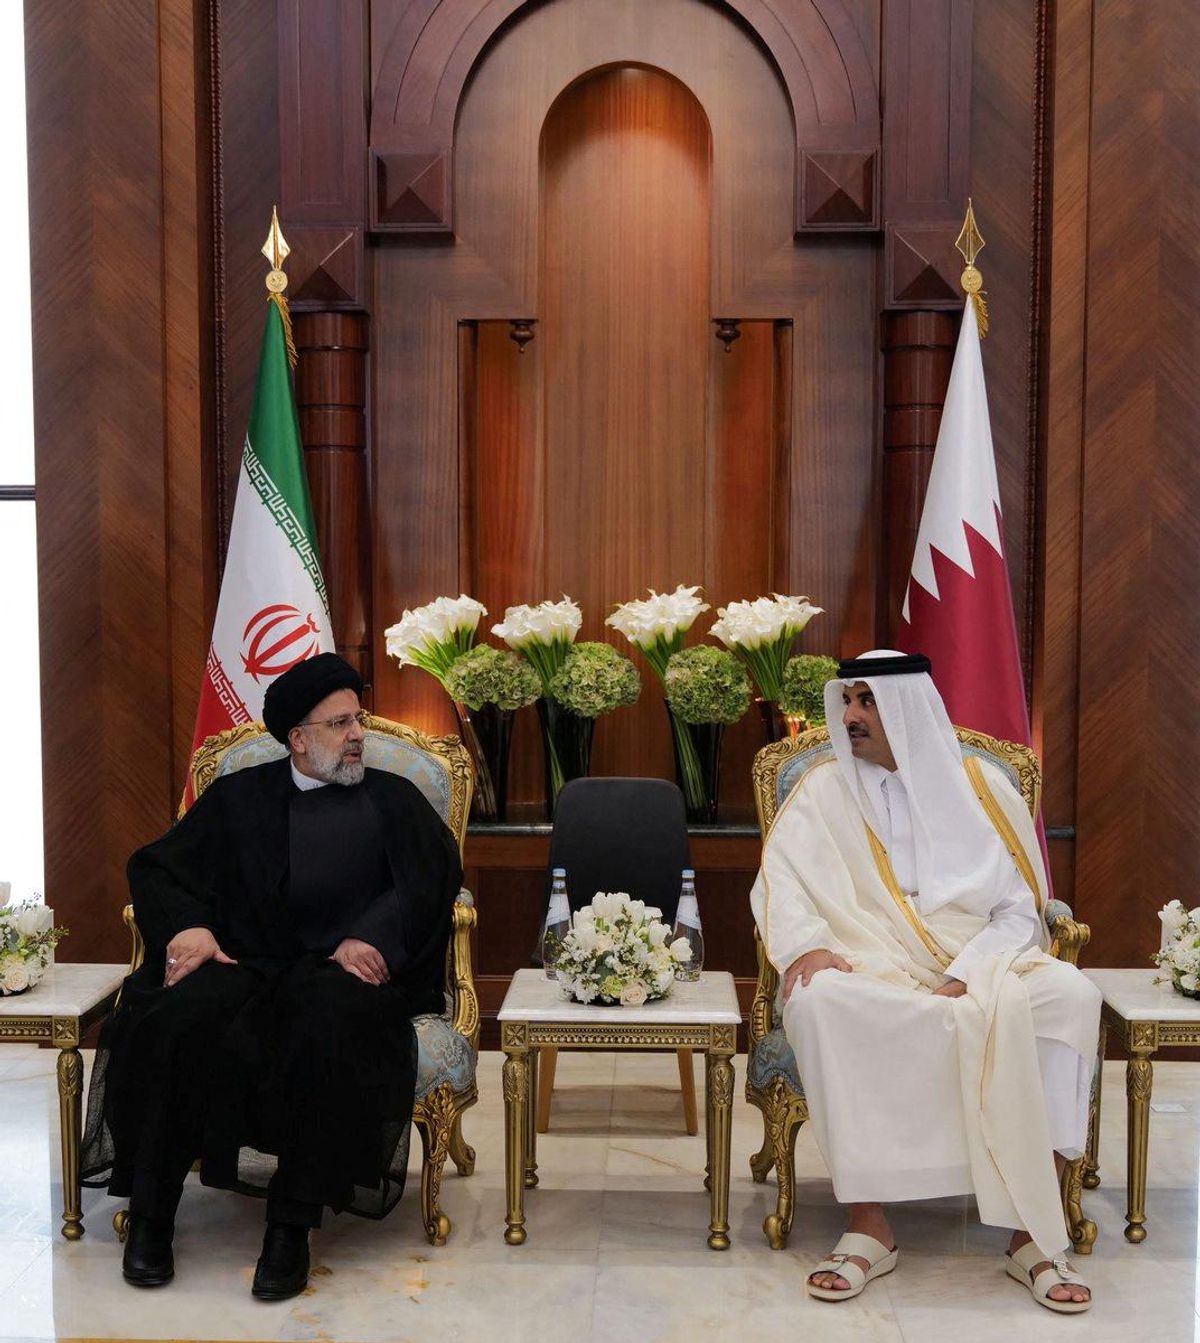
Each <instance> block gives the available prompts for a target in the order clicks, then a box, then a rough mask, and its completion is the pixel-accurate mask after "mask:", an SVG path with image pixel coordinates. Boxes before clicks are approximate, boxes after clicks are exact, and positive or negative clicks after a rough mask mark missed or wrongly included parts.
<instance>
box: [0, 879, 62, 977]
mask: <svg viewBox="0 0 1200 1343" xmlns="http://www.w3.org/2000/svg"><path fill="white" fill-rule="evenodd" d="M66 935H67V930H66V929H65V928H56V927H54V915H53V914H52V913H51V912H50V910H48V909H47V908H46V907H45V905H35V904H32V903H28V904H21V905H5V906H4V907H3V908H0V995H2V996H4V997H6V998H7V997H9V996H10V995H12V994H16V993H24V992H25V991H26V990H27V989H31V988H33V986H34V985H35V984H36V983H37V982H38V980H40V979H41V977H42V976H43V975H44V974H45V973H46V967H47V966H48V965H49V964H50V953H51V952H52V951H53V950H54V948H55V947H56V946H57V945H58V943H59V941H60V940H61V939H62V938H64V937H66Z"/></svg>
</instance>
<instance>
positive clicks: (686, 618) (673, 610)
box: [604, 583, 709, 679]
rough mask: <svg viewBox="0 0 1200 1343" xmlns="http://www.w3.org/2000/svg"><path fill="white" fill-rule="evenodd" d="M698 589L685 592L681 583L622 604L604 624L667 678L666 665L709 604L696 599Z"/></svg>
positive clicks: (693, 588)
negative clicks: (627, 641)
mask: <svg viewBox="0 0 1200 1343" xmlns="http://www.w3.org/2000/svg"><path fill="white" fill-rule="evenodd" d="M699 591H700V588H699V586H696V587H690V588H685V587H684V586H683V584H682V583H681V584H680V585H679V586H678V587H677V588H676V589H675V591H674V592H655V591H654V589H653V588H651V589H650V596H649V597H647V598H644V599H642V600H639V601H631V602H622V603H621V605H620V606H618V607H617V608H616V610H615V611H613V613H612V615H610V616H609V617H608V619H607V620H606V621H605V622H604V623H605V624H606V625H611V626H612V627H613V629H615V630H617V631H619V632H620V633H621V634H623V635H624V636H625V637H626V638H627V639H628V640H629V642H630V643H631V644H634V645H635V646H636V647H638V648H640V649H641V650H642V652H643V653H644V654H645V656H646V661H647V662H648V663H649V664H650V665H651V667H653V668H654V670H655V671H656V672H657V673H658V676H659V678H660V679H663V678H665V677H666V674H667V663H668V662H669V661H670V660H671V657H672V655H673V654H675V653H678V652H679V650H680V649H681V648H682V647H683V640H684V636H685V635H686V634H687V632H688V630H690V629H691V628H692V626H693V624H695V622H696V617H697V616H699V615H700V613H701V612H702V611H707V610H708V609H709V606H708V603H707V602H703V601H701V600H700V598H699V597H698V596H697V595H696V594H697V593H698V592H699Z"/></svg>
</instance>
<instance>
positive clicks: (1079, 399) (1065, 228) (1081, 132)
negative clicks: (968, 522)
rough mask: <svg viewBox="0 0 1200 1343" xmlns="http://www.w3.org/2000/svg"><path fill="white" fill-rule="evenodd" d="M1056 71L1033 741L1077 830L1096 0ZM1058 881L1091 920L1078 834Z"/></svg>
mask: <svg viewBox="0 0 1200 1343" xmlns="http://www.w3.org/2000/svg"><path fill="white" fill-rule="evenodd" d="M1052 36H1053V52H1054V56H1053V64H1052V70H1051V86H1050V90H1049V92H1050V96H1051V98H1052V112H1051V135H1052V140H1051V158H1052V162H1053V180H1052V187H1051V214H1050V230H1049V237H1048V239H1047V244H1046V246H1047V252H1048V263H1049V274H1050V294H1049V299H1050V302H1049V305H1048V310H1049V311H1048V317H1049V320H1048V323H1047V329H1046V338H1045V345H1044V354H1045V367H1044V374H1043V378H1042V413H1043V422H1042V423H1043V428H1042V433H1043V436H1044V454H1045V473H1044V487H1043V491H1042V503H1041V509H1042V512H1041V535H1042V548H1043V556H1044V561H1043V572H1042V589H1041V601H1040V610H1039V616H1040V619H1039V621H1038V624H1037V627H1036V629H1035V636H1036V637H1035V640H1034V693H1033V699H1032V704H1031V709H1032V713H1033V735H1034V744H1035V746H1036V747H1037V748H1038V749H1039V751H1040V753H1041V758H1042V768H1043V772H1044V776H1045V777H1044V786H1043V790H1042V814H1043V815H1044V817H1045V820H1046V825H1047V826H1048V827H1072V828H1073V827H1074V825H1075V820H1076V800H1077V779H1076V756H1077V752H1078V748H1079V741H1078V735H1079V734H1078V729H1079V709H1080V705H1079V603H1080V579H1081V575H1080V547H1081V528H1082V522H1083V518H1082V487H1083V414H1084V397H1085V394H1086V388H1087V381H1086V354H1087V346H1086V335H1087V308H1088V303H1087V295H1088V283H1087V279H1088V277H1087V268H1088V182H1089V177H1090V171H1091V163H1090V148H1091V146H1090V143H1089V138H1090V137H1089V132H1090V127H1091V103H1092V96H1093V91H1092V61H1091V45H1092V0H1059V3H1058V4H1057V5H1056V6H1055V8H1054V31H1053V35H1052ZM1048 849H1049V856H1050V872H1051V878H1052V880H1053V882H1054V888H1055V891H1056V892H1057V893H1059V894H1060V895H1061V896H1062V898H1064V899H1067V900H1071V901H1072V902H1073V903H1074V905H1075V907H1076V910H1077V912H1078V913H1079V915H1080V917H1081V918H1083V919H1084V920H1085V921H1086V920H1087V919H1089V918H1090V917H1091V912H1090V911H1089V909H1088V907H1087V905H1088V899H1087V897H1086V896H1085V895H1083V894H1082V893H1081V892H1080V891H1078V890H1077V888H1076V883H1075V841H1074V839H1073V838H1072V839H1068V840H1053V839H1052V840H1050V842H1049V845H1048Z"/></svg>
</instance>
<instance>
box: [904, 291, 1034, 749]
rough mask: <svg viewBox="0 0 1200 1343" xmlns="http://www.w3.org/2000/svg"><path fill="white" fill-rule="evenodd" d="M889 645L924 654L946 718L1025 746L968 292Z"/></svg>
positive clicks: (1021, 687)
mask: <svg viewBox="0 0 1200 1343" xmlns="http://www.w3.org/2000/svg"><path fill="white" fill-rule="evenodd" d="M896 647H897V648H899V649H901V650H902V651H904V652H909V653H924V654H925V655H926V656H927V657H928V658H929V660H930V662H931V663H932V664H933V679H934V683H935V684H936V685H937V688H938V690H939V691H940V692H941V695H942V698H943V699H944V700H945V701H946V709H947V711H948V712H949V714H950V721H951V722H953V723H956V724H957V725H958V726H959V727H969V728H974V729H975V730H976V731H977V732H987V733H990V734H991V735H992V736H993V737H1002V738H1003V739H1005V740H1006V741H1017V742H1022V743H1023V744H1024V745H1026V746H1029V745H1031V740H1030V734H1029V713H1028V710H1027V709H1026V705H1025V683H1024V678H1023V676H1022V674H1021V658H1020V654H1019V652H1018V648H1017V626H1016V621H1015V620H1014V619H1013V604H1012V589H1011V588H1010V586H1009V581H1008V564H1007V562H1006V560H1005V558H1004V527H1003V523H1002V520H1001V515H1000V489H999V486H998V484H997V481H996V458H995V454H994V453H993V451H992V430H991V426H990V424H989V422H988V403H987V388H986V387H985V385H984V380H983V359H982V358H981V357H980V350H979V324H978V322H977V320H976V316H975V304H974V303H973V302H972V301H971V299H970V298H968V299H967V303H966V307H965V309H964V311H963V320H962V329H961V331H960V332H959V336H958V348H957V349H956V350H955V352H954V367H953V368H952V369H951V371H950V387H949V389H948V390H947V392H946V404H945V409H944V410H943V411H942V423H941V427H940V428H939V429H938V438H937V447H936V448H935V449H934V454H933V469H932V471H931V472H930V476H929V488H928V490H927V491H926V494H925V508H924V511H923V512H922V514H921V526H920V530H919V531H918V532H917V548H916V553H915V554H914V555H913V563H912V573H911V574H910V576H909V580H908V589H907V591H906V592H905V594H904V607H903V610H902V613H901V619H900V628H899V630H898V632H897V635H896Z"/></svg>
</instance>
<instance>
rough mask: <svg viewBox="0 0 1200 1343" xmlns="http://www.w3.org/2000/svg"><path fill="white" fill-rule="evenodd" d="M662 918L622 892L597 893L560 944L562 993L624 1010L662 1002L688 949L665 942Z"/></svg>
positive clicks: (683, 943)
mask: <svg viewBox="0 0 1200 1343" xmlns="http://www.w3.org/2000/svg"><path fill="white" fill-rule="evenodd" d="M661 913H662V911H661V910H658V909H654V908H653V907H650V906H647V905H646V903H645V901H643V900H631V899H630V898H629V896H628V895H626V894H625V893H624V892H617V893H615V894H611V895H610V894H606V893H605V892H603V891H597V892H596V894H595V895H594V896H593V897H592V903H591V904H590V905H585V906H584V907H583V908H582V909H580V910H576V912H575V914H574V915H573V916H572V918H571V927H570V930H569V931H568V932H567V935H566V936H565V937H564V938H563V939H562V942H561V943H560V944H559V952H558V956H557V958H556V960H555V972H556V974H557V976H558V982H559V983H560V984H561V985H562V986H563V989H564V990H565V991H566V992H567V993H568V994H569V995H570V996H571V997H572V998H574V999H575V1000H576V1001H577V1002H581V1003H591V1002H596V1001H599V1002H601V1003H607V1004H616V1003H620V1004H621V1006H622V1007H641V1005H642V1004H643V1003H644V1002H648V1001H649V1000H651V999H654V998H665V997H666V996H667V995H668V994H669V993H670V992H671V990H672V988H673V987H674V985H675V970H676V967H677V966H680V965H684V964H686V963H687V962H688V961H689V960H690V959H691V955H692V949H691V947H690V946H689V945H688V941H687V939H686V938H683V937H677V938H676V939H675V941H674V942H670V943H668V941H667V939H668V938H669V937H670V936H671V930H670V929H669V928H668V927H667V925H666V924H665V923H663V922H662V921H661V917H660V915H661Z"/></svg>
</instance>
